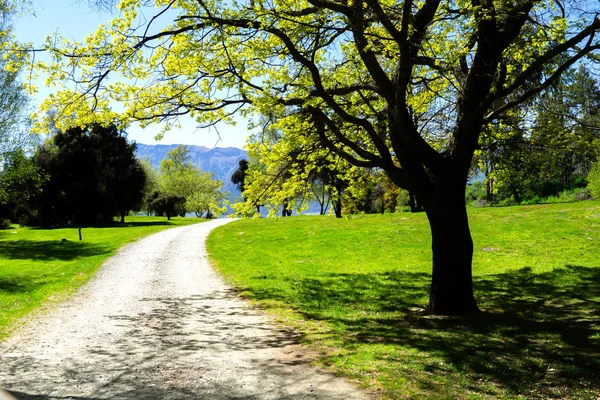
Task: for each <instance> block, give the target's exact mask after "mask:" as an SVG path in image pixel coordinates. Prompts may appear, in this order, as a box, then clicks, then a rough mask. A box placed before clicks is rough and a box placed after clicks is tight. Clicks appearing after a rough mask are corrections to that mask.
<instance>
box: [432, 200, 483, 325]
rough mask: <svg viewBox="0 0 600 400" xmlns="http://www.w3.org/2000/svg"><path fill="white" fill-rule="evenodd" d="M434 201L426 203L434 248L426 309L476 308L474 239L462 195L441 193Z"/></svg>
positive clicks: (452, 312)
mask: <svg viewBox="0 0 600 400" xmlns="http://www.w3.org/2000/svg"><path fill="white" fill-rule="evenodd" d="M454 192H456V191H454ZM459 192H460V191H459ZM436 203H437V204H435V203H433V204H431V203H430V202H428V204H427V205H426V206H425V208H426V210H425V211H426V213H427V217H428V219H429V225H430V227H431V235H432V245H431V249H432V252H433V272H432V279H431V289H430V295H429V306H428V307H427V311H428V313H430V314H437V315H457V314H466V313H474V312H478V311H479V309H478V308H477V303H476V302H475V297H474V296H473V276H472V260H473V240H472V239H471V231H470V230H469V221H468V217H467V210H466V206H465V201H464V195H460V193H459V194H456V195H453V196H451V195H445V196H440V197H438V199H437V200H436Z"/></svg>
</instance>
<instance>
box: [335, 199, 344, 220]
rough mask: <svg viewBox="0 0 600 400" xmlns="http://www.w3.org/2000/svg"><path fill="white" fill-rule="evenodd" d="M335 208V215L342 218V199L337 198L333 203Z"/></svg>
mask: <svg viewBox="0 0 600 400" xmlns="http://www.w3.org/2000/svg"><path fill="white" fill-rule="evenodd" d="M333 209H334V211H335V217H336V218H342V199H337V200H336V201H335V202H334V203H333Z"/></svg>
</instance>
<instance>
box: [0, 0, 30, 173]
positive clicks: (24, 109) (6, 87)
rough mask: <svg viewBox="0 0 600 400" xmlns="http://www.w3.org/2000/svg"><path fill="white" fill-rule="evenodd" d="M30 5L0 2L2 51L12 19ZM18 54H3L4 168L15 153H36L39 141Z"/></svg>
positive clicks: (0, 115) (0, 116)
mask: <svg viewBox="0 0 600 400" xmlns="http://www.w3.org/2000/svg"><path fill="white" fill-rule="evenodd" d="M25 3H28V2H17V1H11V0H3V1H1V2H0V48H1V49H4V48H5V47H10V41H11V36H10V34H11V31H12V19H13V17H14V15H15V13H16V12H17V11H18V9H19V8H22V7H23V5H24V4H25ZM17 59H18V53H11V52H9V51H6V50H0V167H1V165H2V162H3V160H4V159H5V158H7V157H9V156H10V154H11V153H12V152H14V151H15V150H18V149H21V150H27V151H29V150H32V149H33V147H34V145H35V144H36V142H37V140H36V137H35V136H34V135H32V134H31V133H30V132H29V127H30V120H29V113H30V111H31V110H30V107H29V96H28V94H27V93H26V91H25V87H24V85H23V83H22V82H21V81H20V80H19V75H20V73H21V66H20V65H19V63H18V62H15V61H17Z"/></svg>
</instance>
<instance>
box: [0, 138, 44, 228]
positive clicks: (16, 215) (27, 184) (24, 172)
mask: <svg viewBox="0 0 600 400" xmlns="http://www.w3.org/2000/svg"><path fill="white" fill-rule="evenodd" d="M46 179H47V177H46V176H45V175H44V174H43V173H42V172H41V171H40V169H39V168H38V167H37V166H36V165H35V163H34V162H33V161H32V160H31V159H29V158H27V157H26V156H25V152H24V151H23V150H14V151H13V152H11V153H8V154H7V155H6V158H5V160H4V167H3V170H2V171H0V217H2V218H8V219H10V220H12V221H13V222H19V223H25V222H28V221H29V216H30V215H29V214H30V212H31V211H30V209H29V208H28V207H27V204H28V202H29V201H30V199H31V198H33V197H35V196H37V195H39V194H40V193H41V191H42V186H43V184H44V182H45V181H46Z"/></svg>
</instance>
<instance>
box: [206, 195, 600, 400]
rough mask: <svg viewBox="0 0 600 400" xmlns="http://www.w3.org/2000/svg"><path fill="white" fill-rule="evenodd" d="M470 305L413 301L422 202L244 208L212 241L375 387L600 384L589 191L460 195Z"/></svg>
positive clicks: (393, 390)
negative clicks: (373, 207)
mask: <svg viewBox="0 0 600 400" xmlns="http://www.w3.org/2000/svg"><path fill="white" fill-rule="evenodd" d="M469 214H470V221H471V229H472V233H473V239H474V243H475V254H474V264H473V269H474V286H475V296H476V298H477V300H478V302H479V304H480V307H481V309H482V310H483V312H482V313H481V314H479V315H476V316H470V317H432V316H427V315H424V314H423V312H422V311H423V307H424V306H425V304H426V303H427V290H428V285H429V280H430V269H431V266H430V262H431V261H430V259H431V253H430V246H431V239H430V233H429V227H428V224H427V220H426V217H425V215H423V214H403V213H398V214H388V215H384V216H381V215H367V216H364V217H351V218H348V219H335V218H332V217H317V216H314V217H310V216H306V217H296V218H282V219H261V220H256V219H251V220H241V221H238V222H236V223H233V224H229V225H226V226H224V227H221V228H219V229H217V230H216V231H214V232H213V233H212V235H211V236H210V238H209V242H208V246H209V251H210V253H211V255H212V257H213V258H214V260H215V262H216V264H217V266H218V269H219V270H220V271H221V272H222V273H223V274H224V275H225V276H226V277H227V279H228V280H229V281H230V282H232V283H233V284H235V285H236V286H238V287H239V288H240V289H241V290H242V292H243V293H244V294H245V295H246V296H247V297H249V298H250V299H252V300H253V301H255V302H257V303H258V304H260V305H262V306H263V307H265V308H267V309H269V310H270V312H272V313H273V314H274V315H276V316H277V318H278V319H279V320H280V321H281V322H282V323H283V324H285V325H288V326H291V327H293V328H294V329H296V330H298V331H300V332H301V333H302V337H303V339H302V340H303V342H304V343H306V344H308V345H309V346H311V347H312V348H314V349H316V350H318V351H319V352H320V354H321V356H320V357H318V360H317V362H318V363H320V364H323V365H326V366H328V367H330V368H331V369H333V370H335V371H337V372H339V373H342V374H344V375H346V376H349V377H351V378H353V379H356V380H357V381H358V382H359V383H360V384H361V385H362V386H365V387H369V388H371V389H372V390H374V391H376V392H377V393H378V394H379V395H380V397H382V398H389V399H400V398H578V399H580V398H581V399H586V398H588V399H596V398H597V395H598V393H600V258H599V256H600V202H597V201H596V202H589V201H588V202H579V203H569V204H551V205H536V206H523V207H497V208H484V209H470V210H469Z"/></svg>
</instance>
